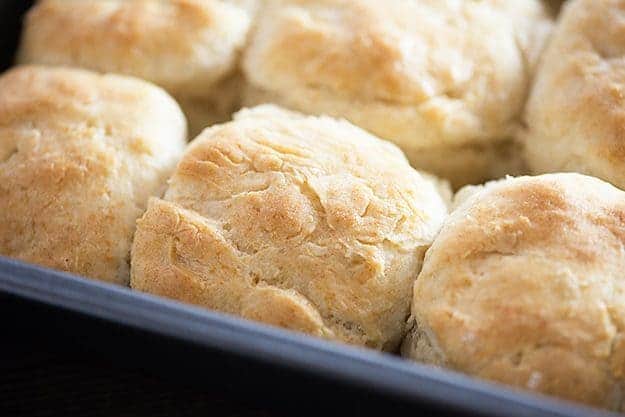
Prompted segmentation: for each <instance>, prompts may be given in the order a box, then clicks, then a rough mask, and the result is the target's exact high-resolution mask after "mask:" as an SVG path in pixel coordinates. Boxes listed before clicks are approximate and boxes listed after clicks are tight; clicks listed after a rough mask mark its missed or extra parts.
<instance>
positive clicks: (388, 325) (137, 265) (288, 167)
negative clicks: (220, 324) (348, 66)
mask: <svg viewBox="0 0 625 417" xmlns="http://www.w3.org/2000/svg"><path fill="white" fill-rule="evenodd" d="M440 186H441V184H440V182H439V181H438V180H436V179H434V178H432V177H431V176H428V175H425V176H422V175H421V174H419V173H418V172H417V171H415V170H413V169H412V168H411V167H410V166H409V164H408V162H407V161H406V159H405V157H404V156H403V155H402V153H401V151H400V150H399V149H398V148H396V147H395V146H394V145H392V144H390V143H388V142H384V141H382V140H379V139H378V138H376V137H374V136H372V135H370V134H368V133H366V132H365V131H363V130H361V129H359V128H357V127H355V126H352V125H351V124H349V123H347V122H345V121H339V120H336V119H332V118H328V117H312V116H304V115H301V114H297V113H294V112H289V111H286V110H282V109H280V108H278V107H275V106H270V105H266V106H260V107H257V108H254V109H247V110H242V111H241V112H239V113H237V115H236V117H235V120H234V121H233V122H231V123H227V124H223V125H217V126H213V127H212V128H209V129H206V130H205V131H204V132H203V133H202V134H201V135H200V136H199V137H198V138H196V139H195V140H194V141H193V142H192V143H191V145H190V147H189V149H188V151H187V152H186V154H185V156H184V157H183V159H182V160H181V162H180V163H179V165H178V167H177V169H176V170H175V172H174V174H173V176H172V178H171V179H170V182H169V188H168V190H167V192H166V194H165V196H164V198H163V199H152V200H151V202H150V204H149V207H148V210H147V212H146V213H145V215H144V216H143V217H142V218H141V219H140V220H138V222H137V233H136V236H135V241H134V244H133V249H132V270H131V286H132V288H134V289H137V290H141V291H145V292H149V293H152V294H157V295H161V296H166V297H169V298H174V299H177V300H180V301H184V302H188V303H193V304H196V305H200V306H204V307H207V308H210V309H214V310H218V311H222V312H226V313H230V314H235V315H239V316H242V317H244V318H247V319H253V320H257V321H262V322H265V323H269V324H272V325H276V326H281V327H285V328H289V329H292V330H297V331H301V332H306V333H309V334H312V335H316V336H320V337H325V338H328V339H332V340H338V341H342V342H347V343H352V344H356V345H361V346H368V347H371V348H376V349H384V350H393V349H394V348H396V347H397V346H398V344H399V343H400V341H401V339H402V337H403V335H404V333H405V325H406V318H407V316H408V314H409V307H410V299H411V288H412V284H413V282H414V279H415V277H416V275H417V273H418V271H419V269H420V265H421V262H422V258H423V254H424V252H425V250H426V249H427V247H428V246H429V245H430V243H431V242H432V240H433V239H434V236H435V235H436V233H437V232H438V229H439V226H440V225H441V223H442V221H443V219H444V218H445V216H446V213H447V207H446V203H445V201H444V197H443V196H442V195H441V194H440V193H439V187H440Z"/></svg>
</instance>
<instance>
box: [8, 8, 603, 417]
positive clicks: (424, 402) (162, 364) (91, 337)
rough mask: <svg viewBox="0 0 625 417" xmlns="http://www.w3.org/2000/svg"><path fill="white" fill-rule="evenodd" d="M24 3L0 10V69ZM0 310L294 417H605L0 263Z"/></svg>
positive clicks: (54, 334)
mask: <svg viewBox="0 0 625 417" xmlns="http://www.w3.org/2000/svg"><path fill="white" fill-rule="evenodd" d="M30 3H31V2H28V1H23V0H0V67H1V68H3V69H4V68H7V67H8V66H10V65H11V62H12V56H13V54H14V51H15V46H16V43H17V38H18V36H19V30H20V28H19V26H20V22H21V19H22V16H23V13H24V11H25V10H26V9H27V8H28V7H29V5H30ZM0 216H2V213H0ZM0 303H2V305H3V310H2V312H3V313H2V316H3V318H2V321H5V323H3V324H4V325H6V323H8V321H11V322H14V323H15V322H16V323H19V324H18V325H17V326H15V325H13V328H16V327H19V328H21V329H22V331H23V332H40V333H41V334H42V335H45V336H44V339H47V340H50V343H52V342H54V343H57V344H61V345H63V344H66V345H73V346H74V345H79V346H82V348H83V349H84V350H85V351H87V352H89V351H97V352H98V354H101V355H106V356H107V357H108V358H109V359H110V360H113V361H116V362H121V363H124V364H126V365H127V366H133V367H139V368H142V369H145V370H147V371H149V372H150V373H152V374H157V375H159V376H162V377H163V378H171V379H174V380H177V381H184V383H185V384H194V385H196V386H197V384H201V385H200V386H202V387H203V388H204V387H205V388H206V389H211V387H216V386H220V387H224V386H225V387H227V388H228V389H229V390H230V391H231V392H233V393H236V395H238V396H240V397H241V398H251V399H253V400H254V401H260V402H265V403H266V405H268V406H271V407H280V408H283V409H285V410H291V411H292V412H294V413H297V414H296V415H311V414H314V415H319V414H322V413H329V412H338V411H343V412H347V413H348V414H347V415H350V416H351V415H394V414H397V413H409V414H410V415H415V416H416V415H450V416H502V417H528V416H545V417H547V416H603V415H604V416H608V415H615V414H610V413H607V412H603V411H600V410H595V409H590V408H586V407H583V406H579V405H575V404H572V403H567V402H564V401H558V400H556V399H552V398H548V397H543V396H539V395H532V394H528V393H525V392H521V391H516V390H512V389H507V388H504V387H502V386H499V385H495V384H490V383H487V382H483V381H479V380H476V379H472V378H469V377H466V376H463V375H461V374H458V373H455V372H451V371H446V370H441V369H436V368H433V367H429V366H424V365H419V364H415V363H412V362H409V361H406V360H403V359H401V358H399V357H397V356H393V355H390V354H383V353H379V352H375V351H370V350H366V349H360V348H355V347H349V346H344V345H340V344H336V343H332V342H326V341H323V340H319V339H315V338H312V337H308V336H305V335H301V334H297V333H292V332H288V331H284V330H281V329H277V328H273V327H270V326H265V325H262V324H257V323H253V322H248V321H244V320H240V319H238V318H235V317H230V316H227V315H223V314H219V313H215V312H211V311H207V310H204V309H199V308H195V307H192V306H188V305H183V304H180V303H177V302H174V301H170V300H165V299H161V298H158V297H153V296H150V295H147V294H142V293H138V292H135V291H132V290H130V289H127V288H122V287H118V286H114V285H108V284H104V283H99V282H96V281H91V280H86V279H83V278H80V277H76V276H72V275H70V274H66V273H62V272H57V271H52V270H49V269H45V268H41V267H38V266H33V265H29V264H25V263H22V262H18V261H15V260H11V259H7V258H3V257H0ZM0 330H2V329H0ZM3 334H4V335H7V332H3ZM11 337H19V332H14V333H13V334H12V335H11ZM0 402H1V398H0ZM0 409H1V403H0ZM206 414H210V410H207V413H206Z"/></svg>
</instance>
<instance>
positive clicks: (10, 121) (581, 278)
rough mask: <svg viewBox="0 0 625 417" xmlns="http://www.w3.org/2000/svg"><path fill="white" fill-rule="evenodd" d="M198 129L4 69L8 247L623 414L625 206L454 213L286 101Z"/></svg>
mask: <svg viewBox="0 0 625 417" xmlns="http://www.w3.org/2000/svg"><path fill="white" fill-rule="evenodd" d="M184 137H185V132H184V119H183V116H182V113H181V111H180V110H179V108H178V107H177V105H176V103H175V102H174V101H173V100H172V99H171V98H170V97H169V96H168V95H167V94H166V93H164V92H163V91H162V90H160V89H159V88H157V87H155V86H152V85H150V84H147V83H145V82H143V81H140V80H137V79H131V78H126V77H122V76H116V75H98V74H95V73H90V72H86V71H83V70H77V69H54V68H50V67H19V68H16V69H14V70H12V71H10V72H8V73H7V74H5V75H3V76H2V77H0V150H1V151H2V152H0V156H1V157H2V160H1V162H0V213H2V216H0V253H2V254H3V255H8V256H11V257H14V258H18V259H22V260H26V261H30V262H35V263H39V264H42V265H46V266H50V267H53V268H56V269H62V270H66V271H70V272H74V273H78V274H82V275H85V276H88V277H92V278H97V279H103V280H107V281H111V282H117V283H120V284H124V283H126V284H127V283H128V281H129V280H130V285H131V286H132V287H133V288H134V289H137V290H141V291H146V292H150V293H153V294H156V295H161V296H166V297H170V298H174V299H177V300H181V301H185V302H189V303H193V304H197V305H200V306H203V307H207V308H210V309H214V310H218V311H222V312H227V313H231V314H236V315H239V316H242V317H245V318H249V319H253V320H259V321H263V322H265V323H269V324H273V325H277V326H282V327H285V328H289V329H292V330H296V331H301V332H306V333H309V334H312V335H316V336H320V337H324V338H327V339H332V340H337V341H342V342H346V343H351V344H356V345H361V346H367V347H371V348H376V349H382V350H389V351H393V350H395V349H397V347H398V346H399V344H400V342H401V341H402V339H404V336H406V335H407V337H406V339H405V340H404V342H403V348H402V351H403V353H404V354H405V355H406V356H408V357H411V358H414V359H416V360H419V361H424V362H427V363H434V364H437V365H443V366H448V367H451V368H453V369H458V370H461V371H464V372H467V373H469V374H473V375H478V376H481V377H485V378H489V379H493V380H496V381H502V382H506V383H508V384H513V385H517V386H521V387H525V388H528V389H533V390H536V391H539V392H543V393H548V394H554V395H559V396H563V397H565V398H569V399H573V400H578V401H584V402H587V403H590V404H595V405H600V406H604V407H609V408H614V409H618V408H619V407H620V404H621V395H622V392H621V389H620V387H621V384H622V378H623V370H624V366H625V365H624V364H625V362H624V361H625V343H624V342H623V340H624V339H623V329H624V328H625V310H624V309H623V306H624V305H625V300H623V297H624V296H625V284H624V281H623V278H622V271H623V270H624V268H625V255H623V250H622V249H623V246H624V242H625V214H624V213H625V192H623V191H620V190H618V189H617V188H615V187H613V186H611V185H609V184H607V183H604V182H602V181H600V180H598V179H595V178H592V177H585V176H582V175H578V174H550V175H544V176H538V177H519V178H508V179H504V180H500V181H497V182H493V183H488V184H487V185H485V186H483V187H469V188H464V189H463V190H461V191H460V192H459V193H458V194H457V196H456V198H455V201H454V209H453V211H452V213H451V215H449V216H448V210H449V203H450V201H449V190H448V188H447V187H446V186H445V184H444V183H442V182H441V181H439V180H436V179H435V178H434V177H432V176H429V175H426V174H421V173H419V172H417V171H415V170H414V169H412V168H411V167H410V166H409V165H408V162H407V160H406V159H405V157H404V156H403V154H402V153H401V151H400V150H399V149H398V148H396V147H395V146H394V145H392V144H390V143H388V142H384V141H382V140H380V139H378V138H376V137H374V136H372V135H370V134H368V133H366V132H365V131H363V130H361V129H359V128H357V127H355V126H353V125H351V124H349V123H348V122H345V121H340V120H336V119H332V118H328V117H313V116H304V115H301V114H298V113H293V112H290V111H286V110H283V109H280V108H278V107H275V106H269V105H267V106H261V107H257V108H253V109H248V110H244V111H242V112H240V113H238V114H237V115H236V117H235V120H234V121H232V122H230V123H226V124H222V125H216V126H214V127H212V128H210V129H207V130H205V131H204V132H203V133H202V134H201V135H200V136H199V137H198V138H196V139H195V140H194V141H193V142H192V143H191V145H190V146H188V148H187V149H186V151H185V150H184V147H185V143H184ZM178 158H181V159H180V161H179V162H178V164H177V167H176V168H175V169H174V165H175V164H176V160H177V159H178ZM172 170H173V173H171V172H172ZM170 174H171V175H170ZM168 176H170V180H169V182H168V184H167V186H166V191H165V194H164V196H163V197H162V198H158V196H160V195H161V193H162V191H163V188H164V186H165V179H166V178H167V177H168ZM150 195H152V196H154V197H153V198H151V199H149V201H148V198H149V196H150ZM137 218H139V219H138V220H136V219H137ZM135 220H136V232H135ZM131 245H132V251H131V252H130V247H131ZM428 248H429V249H428ZM426 250H427V254H426ZM129 253H130V254H131V257H130V259H129V258H128V256H129ZM424 255H425V260H424ZM129 266H130V274H129V270H128V269H129ZM417 275H418V278H417ZM415 278H416V284H415ZM413 284H414V291H413ZM409 315H410V317H409V319H407V318H408V316H409Z"/></svg>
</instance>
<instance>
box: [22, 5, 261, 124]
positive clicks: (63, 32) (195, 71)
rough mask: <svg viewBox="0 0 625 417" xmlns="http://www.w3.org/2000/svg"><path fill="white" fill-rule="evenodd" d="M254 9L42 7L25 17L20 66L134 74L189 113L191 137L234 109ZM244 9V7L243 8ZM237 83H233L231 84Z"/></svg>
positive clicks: (214, 6) (101, 6)
mask: <svg viewBox="0 0 625 417" xmlns="http://www.w3.org/2000/svg"><path fill="white" fill-rule="evenodd" d="M252 5H253V2H252V1H251V0H250V1H246V2H241V1H239V2H236V1H222V0H107V1H101V0H41V1H39V2H38V3H37V4H36V5H35V6H34V7H33V8H32V9H31V10H30V12H29V13H28V15H27V17H26V19H25V25H24V31H23V35H22V41H21V46H20V50H19V53H18V61H19V62H22V63H37V64H46V65H68V66H78V67H84V68H88V69H92V70H96V71H102V72H113V73H122V74H128V75H133V76H136V77H139V78H143V79H146V80H148V81H151V82H153V83H155V84H158V85H160V86H161V87H163V88H165V89H166V90H167V91H169V92H170V93H171V94H172V95H173V96H174V97H176V99H178V100H179V101H180V102H181V104H182V106H183V109H185V112H186V113H188V114H189V119H190V130H191V131H192V132H199V131H200V130H201V129H202V128H204V127H206V126H207V125H209V124H211V123H213V122H215V121H216V120H225V119H227V118H229V117H230V114H231V113H232V111H233V110H234V107H235V106H236V104H238V98H239V89H240V78H237V77H236V68H237V60H238V54H239V50H240V49H241V48H242V47H243V44H244V42H245V38H246V36H247V32H248V30H249V27H250V24H251V10H248V9H251V6H252ZM244 6H245V7H244ZM233 77H234V78H236V79H237V80H238V81H236V82H231V81H230V79H231V78H233Z"/></svg>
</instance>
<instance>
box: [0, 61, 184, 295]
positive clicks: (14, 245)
mask: <svg viewBox="0 0 625 417" xmlns="http://www.w3.org/2000/svg"><path fill="white" fill-rule="evenodd" d="M185 139H186V130H185V120H184V116H183V114H182V112H181V110H180V108H179V107H178V105H177V104H176V102H175V101H174V100H173V99H172V98H171V97H170V96H169V95H167V93H165V92H164V91H163V90H161V89H160V88H158V87H155V86H153V85H151V84H149V83H146V82H144V81H140V80H137V79H133V78H129V77H122V76H114V75H98V74H95V73H92V72H89V71H84V70H75V69H65V68H51V67H30V66H26V67H18V68H16V69H13V70H11V71H9V72H7V73H5V74H3V75H2V76H0V255H4V256H9V257H12V258H17V259H21V260H24V261H28V262H33V263H37V264H41V265H45V266H48V267H51V268H54V269H60V270H64V271H69V272H73V273H76V274H81V275H84V276H87V277H90V278H95V279H99V280H103V281H109V282H113V283H118V284H128V280H129V252H130V246H131V241H132V236H133V233H134V229H135V221H136V219H137V217H139V216H140V215H141V214H142V213H143V210H144V209H145V205H146V203H147V200H148V197H149V196H151V195H158V194H160V193H161V192H162V191H163V190H164V186H165V181H166V179H167V177H168V176H169V174H170V173H171V170H173V168H174V166H175V164H176V162H177V160H178V158H179V157H180V155H181V154H182V152H183V149H184V146H185Z"/></svg>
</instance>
